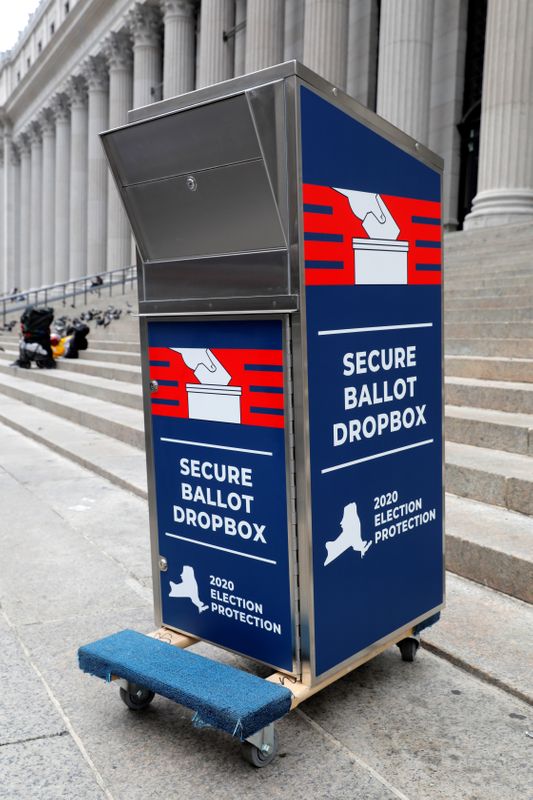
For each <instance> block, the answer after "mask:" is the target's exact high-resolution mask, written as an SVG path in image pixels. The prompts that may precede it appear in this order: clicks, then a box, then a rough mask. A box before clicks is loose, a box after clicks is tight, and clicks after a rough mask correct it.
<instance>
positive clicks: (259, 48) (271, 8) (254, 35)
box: [245, 0, 285, 72]
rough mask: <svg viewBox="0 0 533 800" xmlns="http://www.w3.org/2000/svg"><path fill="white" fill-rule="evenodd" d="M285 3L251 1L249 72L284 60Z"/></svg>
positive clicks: (248, 14) (262, 0)
mask: <svg viewBox="0 0 533 800" xmlns="http://www.w3.org/2000/svg"><path fill="white" fill-rule="evenodd" d="M284 16H285V8H284V5H283V0H247V12H246V62H245V71H246V72H255V70H257V69H263V68H264V67H270V66H272V64H278V63H279V62H280V61H282V60H283V23H284Z"/></svg>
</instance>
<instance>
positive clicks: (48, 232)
mask: <svg viewBox="0 0 533 800" xmlns="http://www.w3.org/2000/svg"><path fill="white" fill-rule="evenodd" d="M39 123H40V125H41V130H42V134H43V176H42V192H41V217H42V231H43V233H42V257H41V265H42V273H41V283H42V284H43V285H47V284H50V283H53V282H54V273H55V269H54V257H55V202H56V183H55V181H56V126H55V119H54V114H53V112H52V109H50V108H46V109H44V110H43V111H42V112H41V114H40V115H39Z"/></svg>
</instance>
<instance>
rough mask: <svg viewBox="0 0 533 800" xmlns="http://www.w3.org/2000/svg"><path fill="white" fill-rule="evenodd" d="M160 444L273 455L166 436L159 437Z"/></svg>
mask: <svg viewBox="0 0 533 800" xmlns="http://www.w3.org/2000/svg"><path fill="white" fill-rule="evenodd" d="M161 441H162V442H172V443H173V444H190V445H192V447H210V448H212V449H213V450H232V451H233V452H234V453H252V455H255V456H272V455H274V454H273V453H271V452H269V451H268V450H247V449H246V448H244V447H229V446H228V445H225V444H208V443H207V442H191V441H189V440H188V439H169V438H168V437H167V436H161Z"/></svg>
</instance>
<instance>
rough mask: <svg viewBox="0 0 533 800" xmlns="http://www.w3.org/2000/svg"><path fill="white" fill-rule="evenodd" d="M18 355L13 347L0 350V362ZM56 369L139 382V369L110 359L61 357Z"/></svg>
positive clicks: (134, 382)
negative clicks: (93, 359) (92, 359)
mask: <svg viewBox="0 0 533 800" xmlns="http://www.w3.org/2000/svg"><path fill="white" fill-rule="evenodd" d="M17 355H18V351H17V350H15V349H9V350H8V349H6V350H5V351H2V350H0V364H9V363H11V362H13V361H14V360H15V359H16V358H17ZM56 364H57V370H58V371H60V372H68V373H76V374H78V375H94V376H95V377H97V378H107V379H108V380H113V381H122V382H124V383H133V384H140V383H141V370H140V368H139V367H136V366H133V365H131V364H115V363H113V362H110V361H91V360H90V359H85V360H83V359H80V358H76V359H70V358H66V359H65V358H62V359H58V360H57V361H56Z"/></svg>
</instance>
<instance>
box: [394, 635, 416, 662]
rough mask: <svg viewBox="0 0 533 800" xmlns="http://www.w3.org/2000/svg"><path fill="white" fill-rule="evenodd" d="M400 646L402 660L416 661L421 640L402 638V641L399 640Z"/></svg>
mask: <svg viewBox="0 0 533 800" xmlns="http://www.w3.org/2000/svg"><path fill="white" fill-rule="evenodd" d="M398 647H399V648H400V653H401V654H402V661H414V660H415V656H416V651H417V650H418V647H419V642H418V640H417V639H412V638H409V639H402V641H401V642H398Z"/></svg>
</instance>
